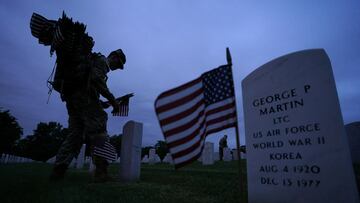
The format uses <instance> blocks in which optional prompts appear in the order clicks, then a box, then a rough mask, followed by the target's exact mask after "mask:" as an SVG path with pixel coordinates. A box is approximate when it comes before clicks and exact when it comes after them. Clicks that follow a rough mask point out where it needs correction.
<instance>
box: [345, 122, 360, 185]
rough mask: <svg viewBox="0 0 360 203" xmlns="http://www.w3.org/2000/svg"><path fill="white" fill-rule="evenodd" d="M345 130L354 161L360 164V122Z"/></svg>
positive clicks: (346, 127) (347, 126) (349, 125)
mask: <svg viewBox="0 0 360 203" xmlns="http://www.w3.org/2000/svg"><path fill="white" fill-rule="evenodd" d="M345 129H346V134H347V136H348V139H349V145H350V152H351V158H352V161H353V163H355V164H360V122H354V123H349V124H347V125H346V126H345ZM358 187H360V185H358Z"/></svg>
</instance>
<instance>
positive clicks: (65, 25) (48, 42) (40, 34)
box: [30, 12, 94, 101]
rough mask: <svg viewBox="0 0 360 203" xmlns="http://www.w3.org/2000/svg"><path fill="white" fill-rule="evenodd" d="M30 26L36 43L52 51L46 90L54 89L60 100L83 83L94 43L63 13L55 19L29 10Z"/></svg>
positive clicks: (86, 80) (83, 30) (77, 23)
mask: <svg viewBox="0 0 360 203" xmlns="http://www.w3.org/2000/svg"><path fill="white" fill-rule="evenodd" d="M30 28H31V33H32V35H33V36H34V37H36V38H37V39H38V40H39V43H40V44H43V45H45V46H50V54H51V55H52V54H53V53H54V52H55V53H56V57H57V58H56V64H55V66H54V69H53V71H52V73H51V75H50V77H49V79H48V87H49V93H51V91H52V89H54V90H56V91H57V92H59V93H60V95H61V98H62V100H63V101H64V100H65V98H66V96H67V95H69V94H71V93H72V92H73V91H75V90H77V89H79V88H83V87H84V86H86V85H87V82H88V80H89V73H90V70H89V68H90V67H91V64H89V63H90V61H91V60H90V59H91V57H93V54H92V48H93V46H94V41H93V38H92V37H91V36H89V35H88V34H87V33H86V32H85V30H86V26H85V25H84V24H82V23H79V22H73V20H72V19H71V18H68V17H67V16H66V14H65V12H63V15H62V18H59V20H58V21H55V20H48V19H46V18H45V17H43V16H41V15H39V14H37V13H33V15H32V17H31V21H30Z"/></svg>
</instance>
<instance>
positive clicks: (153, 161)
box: [149, 149, 156, 164]
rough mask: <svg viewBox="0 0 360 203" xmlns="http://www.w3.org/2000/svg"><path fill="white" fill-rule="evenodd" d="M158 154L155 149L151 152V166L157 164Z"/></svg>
mask: <svg viewBox="0 0 360 203" xmlns="http://www.w3.org/2000/svg"><path fill="white" fill-rule="evenodd" d="M155 155H156V152H155V149H150V150H149V164H155V163H156V157H155Z"/></svg>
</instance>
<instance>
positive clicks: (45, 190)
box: [0, 162, 246, 203]
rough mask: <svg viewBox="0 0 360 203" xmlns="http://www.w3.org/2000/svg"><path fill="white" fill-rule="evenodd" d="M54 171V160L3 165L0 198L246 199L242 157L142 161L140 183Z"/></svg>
mask: <svg viewBox="0 0 360 203" xmlns="http://www.w3.org/2000/svg"><path fill="white" fill-rule="evenodd" d="M50 171H51V165H48V164H41V163H37V164H34V163H33V164H9V165H0V202H1V203H5V202H59V203H60V202H61V203H63V202H77V203H79V202H126V203H131V202H156V203H161V202H167V203H173V202H174V203H176V202H180V203H186V202H194V203H195V202H206V203H211V202H239V201H240V199H242V200H243V201H242V202H244V201H245V202H246V191H242V192H240V184H239V172H238V165H237V162H217V163H216V164H215V165H211V166H202V165H201V164H200V163H194V164H192V165H190V166H188V167H186V168H184V169H181V170H178V171H175V170H174V169H173V167H172V166H170V165H167V164H156V165H142V169H141V178H140V181H138V182H136V183H122V182H110V183H97V184H95V183H91V176H90V175H89V174H88V172H87V170H75V169H72V170H69V171H68V173H67V176H66V178H65V180H64V181H61V182H56V183H52V182H49V181H48V176H49V174H50ZM118 171H119V165H115V164H114V165H111V167H110V174H111V175H113V176H116V175H117V174H118ZM243 173H245V167H244V170H243ZM243 177H244V176H243ZM244 187H245V188H246V184H244Z"/></svg>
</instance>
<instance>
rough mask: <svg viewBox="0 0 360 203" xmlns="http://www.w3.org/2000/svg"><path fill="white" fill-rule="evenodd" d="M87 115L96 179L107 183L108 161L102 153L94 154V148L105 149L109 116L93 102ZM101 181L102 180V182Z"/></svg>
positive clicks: (86, 127)
mask: <svg viewBox="0 0 360 203" xmlns="http://www.w3.org/2000/svg"><path fill="white" fill-rule="evenodd" d="M87 110H88V111H87V112H86V113H85V115H86V116H85V118H86V119H85V122H84V124H85V131H86V134H87V135H88V136H89V138H90V140H91V149H92V150H91V151H92V158H93V162H94V164H95V166H96V170H95V178H98V179H103V181H106V179H107V178H108V177H107V175H108V174H107V168H108V165H109V163H108V161H107V160H106V159H105V157H106V156H103V155H102V154H101V153H94V148H104V145H105V141H106V140H107V139H108V137H107V131H106V123H107V114H106V112H105V111H104V110H103V108H102V107H101V105H100V103H99V102H96V101H91V102H89V104H88V108H87ZM100 181H101V180H100Z"/></svg>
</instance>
